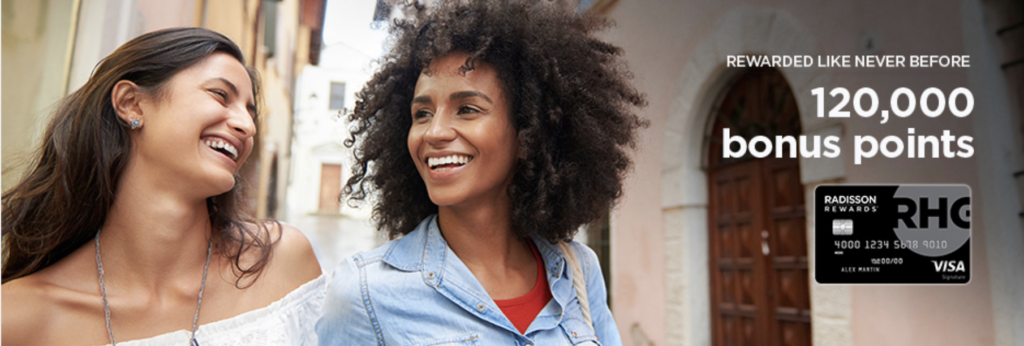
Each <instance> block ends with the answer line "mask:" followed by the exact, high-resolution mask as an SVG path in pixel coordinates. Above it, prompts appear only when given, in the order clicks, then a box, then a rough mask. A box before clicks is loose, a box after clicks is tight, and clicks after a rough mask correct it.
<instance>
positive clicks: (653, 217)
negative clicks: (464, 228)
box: [604, 1, 994, 345]
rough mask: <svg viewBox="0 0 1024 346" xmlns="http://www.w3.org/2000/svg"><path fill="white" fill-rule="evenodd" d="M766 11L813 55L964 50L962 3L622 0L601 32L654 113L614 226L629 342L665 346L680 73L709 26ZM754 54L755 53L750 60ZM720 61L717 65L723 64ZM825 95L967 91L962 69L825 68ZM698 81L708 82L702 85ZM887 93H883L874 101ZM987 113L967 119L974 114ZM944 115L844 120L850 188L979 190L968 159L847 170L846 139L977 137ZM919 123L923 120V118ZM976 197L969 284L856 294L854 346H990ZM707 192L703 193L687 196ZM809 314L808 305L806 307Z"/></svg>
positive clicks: (619, 295) (620, 315)
mask: <svg viewBox="0 0 1024 346" xmlns="http://www.w3.org/2000/svg"><path fill="white" fill-rule="evenodd" d="M751 7H763V8H771V9H777V10H782V11H785V12H788V13H789V14H791V15H792V16H794V17H795V18H797V20H798V21H800V23H801V24H802V25H803V26H804V27H805V28H807V29H808V31H809V32H810V34H811V35H812V36H814V37H815V40H816V42H817V43H818V45H819V51H818V52H817V53H816V54H821V55H825V54H837V55H838V54H846V55H856V54H859V52H858V39H859V37H860V35H861V34H862V33H864V32H867V31H873V30H875V31H879V32H881V33H882V37H883V46H882V52H881V54H899V55H911V54H914V55H917V54H966V53H965V52H964V43H963V28H961V23H962V18H961V13H960V3H959V2H932V1H920V2H916V3H912V2H909V1H904V2H870V3H865V2H838V1H832V2H821V1H620V2H619V3H618V4H617V5H616V6H615V7H614V8H613V9H612V11H611V12H610V17H611V18H613V19H614V20H615V21H616V22H617V26H616V27H615V28H613V29H612V30H610V31H608V32H606V33H604V36H605V37H607V38H608V39H609V40H611V41H612V42H614V43H615V44H617V45H619V46H621V47H622V48H623V49H624V50H625V58H626V60H627V61H628V62H629V65H630V68H631V70H632V71H633V72H634V74H635V76H636V79H635V83H636V86H637V87H638V88H639V89H640V90H641V91H643V92H645V93H646V94H647V96H648V100H649V102H650V105H649V107H648V108H646V109H645V110H642V111H641V113H642V114H643V116H645V117H646V118H648V119H650V121H651V126H650V127H649V128H648V129H646V130H645V131H644V133H643V142H642V146H641V149H640V150H639V152H638V153H637V154H636V155H635V156H634V160H635V165H636V166H635V170H634V172H633V173H632V175H631V176H630V177H629V179H628V182H627V185H626V193H625V195H624V197H623V199H622V201H621V202H620V204H619V206H618V208H617V210H616V212H615V214H614V218H613V231H612V237H613V240H612V244H613V245H612V249H613V250H612V251H613V264H612V267H613V268H612V275H613V278H612V287H611V292H612V295H613V297H612V301H613V306H612V309H613V312H614V314H615V317H616V320H617V322H618V325H619V329H620V332H621V333H622V335H623V341H624V343H625V344H627V345H631V344H633V341H632V337H631V332H632V330H631V329H632V328H633V326H634V325H635V324H639V326H640V327H641V328H642V329H643V331H644V332H645V333H646V334H647V336H648V337H649V338H650V339H651V340H652V341H654V343H655V344H656V345H665V344H667V340H665V339H666V336H665V335H666V331H665V319H666V314H665V310H666V305H667V304H668V302H666V299H665V296H666V292H665V287H666V278H665V277H666V276H665V254H666V252H668V251H680V250H676V249H666V248H665V247H664V243H665V237H664V229H663V218H662V212H661V210H662V205H661V201H662V196H661V194H662V182H661V175H662V167H661V157H662V152H663V143H664V140H665V139H664V131H665V123H666V120H667V119H668V117H669V114H668V113H669V110H670V108H671V105H672V102H673V100H674V98H675V97H676V95H677V93H678V92H679V90H677V83H678V82H679V81H678V78H679V76H681V75H682V73H683V71H682V69H683V66H684V64H685V62H686V61H688V60H689V59H690V57H691V55H692V54H693V52H694V50H695V47H696V46H697V45H698V44H699V43H700V42H702V41H703V40H705V39H706V36H707V35H708V34H709V33H710V32H711V31H712V30H713V28H714V26H715V25H716V21H717V20H718V19H719V18H721V17H723V16H724V15H726V14H727V13H729V12H730V11H732V10H735V9H739V8H751ZM746 53H753V54H756V53H759V52H746ZM724 63H725V62H724V61H722V62H721V64H723V65H724ZM822 73H827V74H830V77H831V81H832V82H831V84H830V85H823V86H824V87H827V88H830V87H833V86H843V87H846V88H848V89H850V90H851V91H852V90H856V89H857V88H860V87H863V86H870V87H872V88H873V89H875V91H876V92H877V93H878V94H879V95H880V98H881V101H882V102H883V105H886V106H887V102H888V97H887V95H889V94H890V93H891V92H892V91H893V90H894V89H895V88H897V87H909V88H911V89H912V90H915V91H917V92H920V91H922V90H924V88H926V87H938V88H940V89H942V90H946V91H949V90H952V89H953V88H955V87H961V86H963V87H966V86H967V84H968V81H967V72H966V70H963V69H945V70H942V69H934V68H933V69H917V70H910V69H903V70H882V69H868V70H865V69H860V70H853V69H846V70H843V69H823V70H822ZM702 82H703V81H702ZM882 95H885V97H881V96H882ZM979 116H985V115H984V114H977V113H975V114H972V115H971V116H970V117H979ZM970 117H968V118H964V119H957V118H954V117H952V116H950V115H949V113H946V114H943V115H942V116H940V117H939V118H936V119H925V117H924V116H923V114H920V113H919V112H918V113H915V114H914V115H913V116H911V117H910V118H908V119H893V118H890V120H889V122H888V123H887V124H880V123H879V121H878V118H877V117H875V118H872V119H855V118H851V119H850V120H848V121H845V122H844V123H843V124H844V127H845V130H844V131H845V133H846V135H845V136H844V141H846V142H845V143H842V144H841V145H842V147H843V154H844V156H845V157H846V161H847V162H846V179H845V183H876V184H878V183H965V184H969V185H971V186H972V188H973V187H975V186H976V185H977V178H976V176H977V175H976V168H975V167H976V162H975V160H974V159H924V160H920V159H919V160H910V159H889V158H884V157H882V156H881V155H880V154H879V155H878V156H876V157H875V158H874V159H869V160H867V161H866V162H865V163H864V164H862V165H854V163H853V156H852V151H853V135H873V136H875V137H876V138H879V139H881V138H882V137H884V136H886V135H898V136H901V137H904V138H905V137H906V131H907V130H906V129H907V127H915V129H916V130H917V134H930V135H940V134H941V132H942V130H943V129H949V130H952V131H953V134H954V135H973V133H974V130H973V127H972V126H973V125H972V121H971V118H970ZM922 120H925V121H922ZM974 191H975V196H974V197H975V198H974V201H975V207H974V208H973V210H975V211H976V212H975V214H974V220H975V221H974V232H973V241H972V245H973V247H972V253H973V254H974V256H973V269H972V270H973V274H972V281H971V283H970V284H968V285H964V286H887V285H871V286H851V287H852V289H851V295H852V308H851V309H852V321H851V330H852V334H853V343H854V344H855V345H910V344H914V345H991V344H994V337H993V335H994V331H993V327H992V325H993V317H992V316H993V310H992V300H991V288H990V286H989V275H990V273H989V270H988V264H987V257H986V256H985V248H986V245H985V231H984V224H983V223H982V222H981V217H980V215H981V214H982V213H983V212H984V206H983V205H981V204H982V203H981V201H980V198H977V197H978V196H977V193H978V192H977V191H978V189H976V188H975V189H974ZM694 193H703V192H694ZM812 308H813V307H812Z"/></svg>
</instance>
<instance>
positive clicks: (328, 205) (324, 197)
mask: <svg viewBox="0 0 1024 346" xmlns="http://www.w3.org/2000/svg"><path fill="white" fill-rule="evenodd" d="M319 209H320V210H319V211H320V212H321V213H324V214H337V213H338V212H340V211H341V165H337V164H330V163H325V164H322V165H321V166H320V208H319Z"/></svg>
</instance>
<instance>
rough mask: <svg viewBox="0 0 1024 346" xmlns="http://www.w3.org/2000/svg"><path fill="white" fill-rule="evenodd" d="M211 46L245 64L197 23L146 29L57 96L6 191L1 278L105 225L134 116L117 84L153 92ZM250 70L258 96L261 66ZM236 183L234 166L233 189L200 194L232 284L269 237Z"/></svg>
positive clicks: (264, 255)
mask: <svg viewBox="0 0 1024 346" xmlns="http://www.w3.org/2000/svg"><path fill="white" fill-rule="evenodd" d="M214 52H223V53H227V54H229V55H231V56H233V57H234V58H235V59H237V60H238V61H239V62H240V63H242V65H245V57H244V56H243V54H242V51H241V50H240V49H239V48H238V46H237V45H235V43H234V42H231V40H230V39H228V38H227V37H225V36H224V35H221V34H219V33H216V32H213V31H210V30H206V29H201V28H174V29H165V30H160V31H154V32H150V33H147V34H144V35H142V36H139V37H136V38H135V39H132V40H131V41H128V42H127V43H125V44H124V45H122V46H121V47H119V48H117V50H115V51H114V52H113V53H111V54H110V55H109V56H107V57H106V58H105V59H104V60H103V61H102V62H101V63H100V65H99V66H98V67H97V68H96V70H95V71H94V72H93V74H92V76H91V77H90V78H89V81H88V82H86V83H85V85H83V86H82V87H81V88H80V89H78V90H77V91H75V92H74V93H72V94H70V95H68V96H67V97H65V98H64V99H63V100H62V101H61V102H60V104H59V106H58V109H57V111H56V113H55V114H54V117H53V120H52V121H51V122H50V124H49V125H48V126H47V128H46V133H45V135H44V136H43V142H42V146H41V147H40V148H39V149H38V152H36V154H35V157H34V159H33V161H32V163H31V168H30V170H29V171H28V173H27V175H26V176H25V177H24V178H23V179H22V180H21V181H20V182H19V183H17V184H16V185H15V186H14V187H13V188H11V189H10V190H8V191H5V192H4V193H3V213H2V214H3V241H4V242H5V244H4V245H5V246H4V248H3V256H4V257H3V282H4V283H6V282H8V281H10V280H13V279H17V278H20V277H23V276H26V275H30V274H32V273H35V272H38V271H40V270H42V269H43V268H46V267H47V266H49V265H51V264H53V263H56V262H57V261H59V260H61V259H62V258H64V257H65V256H67V255H68V254H70V253H71V252H72V251H75V249H77V248H79V247H80V246H82V245H84V244H86V242H88V241H89V240H90V239H92V237H94V236H95V235H96V232H98V231H99V228H100V226H101V225H103V222H104V220H105V219H106V216H107V211H108V210H109V209H110V207H111V205H113V203H114V196H115V194H116V192H117V190H118V188H119V182H120V180H121V174H122V173H123V172H124V170H125V167H127V165H128V158H129V157H130V153H131V150H132V142H131V138H130V137H129V132H130V126H129V124H128V123H127V122H125V121H124V120H123V119H121V118H120V117H118V116H117V114H116V112H115V111H114V108H113V105H112V103H111V90H112V89H113V87H114V84H116V83H117V82H118V81H121V80H128V81H132V82H134V83H135V84H137V85H138V86H140V87H141V88H142V90H145V91H146V92H148V93H151V94H154V95H156V94H159V93H160V92H161V88H162V87H163V86H164V84H165V83H166V82H167V81H168V80H170V79H171V77H173V76H174V75H175V74H176V73H178V72H179V71H181V70H183V69H185V68H187V67H189V66H192V65H194V64H196V63H198V62H200V61H202V60H203V59H205V58H206V57H208V56H210V54H213V53H214ZM247 71H248V72H249V77H250V79H252V85H253V95H254V96H255V97H256V99H257V105H259V104H260V102H259V100H260V90H259V81H258V78H257V75H256V73H255V71H254V70H252V69H251V68H247ZM256 113H257V114H259V112H258V111H257V112H256ZM245 170H246V169H245V168H243V169H242V171H245ZM242 185H243V183H242V179H241V178H240V176H239V175H238V174H236V175H235V187H234V188H232V189H231V191H228V192H226V193H224V194H221V195H219V196H214V197H210V198H207V201H206V204H207V209H208V211H209V213H210V223H211V226H212V228H213V232H212V237H213V242H214V244H215V246H216V249H217V250H218V251H219V252H221V253H224V254H225V255H226V256H228V257H229V258H230V259H231V260H232V263H233V264H234V269H235V271H236V274H237V275H238V279H237V281H236V286H237V285H239V284H240V282H241V281H242V279H243V278H244V277H246V276H249V275H258V274H259V272H260V271H261V270H262V269H263V267H264V266H265V265H266V262H267V260H268V259H269V257H270V250H271V245H272V243H271V240H270V237H269V230H268V229H267V227H266V226H265V225H264V223H255V222H252V221H253V220H252V219H251V218H249V217H247V216H246V215H245V214H244V212H243V211H242V210H241V208H242V205H243V204H242V200H243V199H242V198H243V196H242ZM247 223H250V224H255V225H256V226H255V227H252V226H246V224H247ZM250 248H255V249H256V250H258V252H259V256H257V258H258V260H257V261H256V263H255V264H253V265H251V266H250V265H246V266H243V265H242V264H241V263H240V257H241V255H242V253H243V252H246V251H247V250H248V249H250Z"/></svg>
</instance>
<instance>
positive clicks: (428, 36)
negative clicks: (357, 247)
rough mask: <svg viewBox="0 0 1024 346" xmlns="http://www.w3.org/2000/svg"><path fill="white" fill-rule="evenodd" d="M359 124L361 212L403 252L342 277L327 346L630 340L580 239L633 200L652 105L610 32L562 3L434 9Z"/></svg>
mask: <svg viewBox="0 0 1024 346" xmlns="http://www.w3.org/2000/svg"><path fill="white" fill-rule="evenodd" d="M410 10H411V11H410V12H412V13H410V14H408V15H407V18H409V19H407V20H398V21H396V22H395V23H394V26H393V28H392V41H391V44H392V47H391V49H392V50H391V52H390V53H389V54H388V55H386V56H385V57H384V58H383V59H382V66H381V68H380V70H379V71H378V72H377V73H376V74H375V75H374V77H373V78H372V79H371V80H370V81H369V82H368V84H367V85H366V86H365V87H364V88H363V90H361V91H360V92H359V93H358V95H357V98H358V101H357V103H356V107H355V109H354V111H353V114H351V115H350V116H349V119H350V121H353V122H354V123H355V127H354V129H353V136H352V138H350V139H349V140H347V141H346V145H349V146H355V147H356V151H355V157H356V160H357V163H356V165H355V167H354V169H353V173H354V175H353V177H352V178H351V179H349V181H348V183H347V184H346V186H345V193H346V194H347V195H348V196H349V197H350V201H361V200H367V199H370V196H371V194H373V193H376V195H374V196H373V199H372V200H373V201H374V203H375V205H374V216H375V219H376V220H377V222H378V229H379V230H382V231H386V232H388V235H389V236H390V237H391V238H392V239H394V240H392V241H391V242H389V243H387V244H385V245H384V246H382V247H380V248H378V249H376V250H373V251H369V252H364V253H360V254H357V255H355V256H353V257H351V258H350V259H348V260H347V261H346V263H343V264H341V265H339V267H338V269H337V270H336V272H335V275H334V278H333V279H332V281H331V284H330V286H329V289H328V297H327V301H326V302H325V305H324V312H323V315H322V316H321V318H320V320H319V321H318V322H317V326H316V330H317V334H318V335H319V337H320V343H321V345H335V344H358V345H370V344H375V345H434V344H449V343H451V344H456V343H458V344H474V345H475V344H483V345H499V344H500V345H506V344H508V345H513V344H514V345H525V344H537V345H563V344H568V343H571V344H585V343H587V342H593V343H595V344H603V345H618V344H620V343H621V341H620V339H619V333H618V330H617V328H616V326H615V322H614V320H613V318H612V315H611V313H610V311H609V309H608V306H607V299H606V289H605V285H604V280H603V279H602V275H601V268H600V267H599V265H598V261H597V257H596V255H595V254H594V252H593V251H592V250H590V249H589V248H587V247H586V246H585V245H582V244H579V243H576V242H573V241H572V240H571V237H572V236H573V235H574V234H575V233H576V231H577V229H578V228H579V227H580V226H581V225H584V224H586V223H588V222H590V221H592V220H594V219H596V218H598V217H600V216H601V215H602V214H604V213H607V211H608V210H609V208H610V207H611V206H612V205H613V203H614V201H615V199H616V198H617V197H619V195H620V194H621V192H622V180H623V177H624V175H625V174H626V172H627V170H628V169H629V167H630V165H631V161H630V159H629V157H628V155H627V152H626V150H627V149H631V148H635V142H636V135H637V132H638V128H640V127H643V126H645V125H646V122H645V121H643V120H641V119H640V118H639V117H638V116H637V115H636V114H635V113H634V109H635V108H638V107H642V106H644V105H645V101H644V97H643V95H641V94H640V93H639V92H637V91H636V90H635V89H634V88H633V87H632V86H631V85H630V84H629V83H628V80H629V78H630V75H629V74H628V72H627V71H626V69H625V67H624V65H623V63H622V62H621V61H620V60H619V55H621V49H619V48H618V47H615V46H612V45H610V44H608V43H605V42H602V41H601V40H598V39H597V38H594V37H593V36H592V35H593V33H594V32H595V31H597V30H599V29H602V28H605V27H607V26H608V25H609V23H608V22H607V20H605V19H602V18H598V17H595V16H592V15H589V14H575V13H573V12H572V11H571V10H569V9H568V8H567V7H563V6H561V4H558V3H551V2H548V1H512V2H504V1H484V0H479V1H458V2H437V3H433V2H431V5H429V6H425V7H424V6H415V7H414V8H411V9H410Z"/></svg>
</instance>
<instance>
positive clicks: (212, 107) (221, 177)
mask: <svg viewBox="0 0 1024 346" xmlns="http://www.w3.org/2000/svg"><path fill="white" fill-rule="evenodd" d="M252 91H253V86H252V82H251V80H250V78H249V75H248V73H247V72H246V70H245V67H244V66H242V64H241V63H239V62H238V60H236V59H235V58H233V57H232V56H230V55H228V54H225V53H220V52H217V53H214V54H211V55H210V56H209V57H207V58H206V59H203V60H202V61H200V62H199V63H197V64H195V65H192V66H190V67H188V68H185V69H183V70H181V71H180V72H178V73H177V74H175V75H174V76H173V77H171V79H170V80H168V81H167V82H166V83H165V84H164V86H163V90H162V92H161V93H160V95H144V96H142V97H140V101H139V102H138V107H137V109H138V111H139V113H141V118H142V120H143V126H142V127H141V128H139V129H137V130H133V131H132V136H133V139H134V141H135V145H136V150H135V152H134V153H133V154H134V155H133V156H134V157H133V159H132V160H133V161H132V163H131V164H132V165H135V166H136V167H138V168H139V169H140V170H142V172H143V174H144V175H145V176H148V177H151V178H154V179H151V181H155V182H157V184H164V185H167V186H164V187H168V188H172V189H181V190H187V191H190V192H195V194H196V195H197V197H202V198H205V197H210V196H216V195H219V194H222V193H224V192H227V191H229V190H231V188H232V187H234V183H235V180H234V173H235V172H236V171H237V170H238V168H239V167H241V165H242V163H243V162H245V159H246V158H247V157H249V153H250V152H251V151H252V146H253V135H255V134H256V126H255V123H254V121H253V119H254V118H253V117H254V114H255V113H254V112H255V103H254V102H255V99H254V97H253V93H252Z"/></svg>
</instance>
